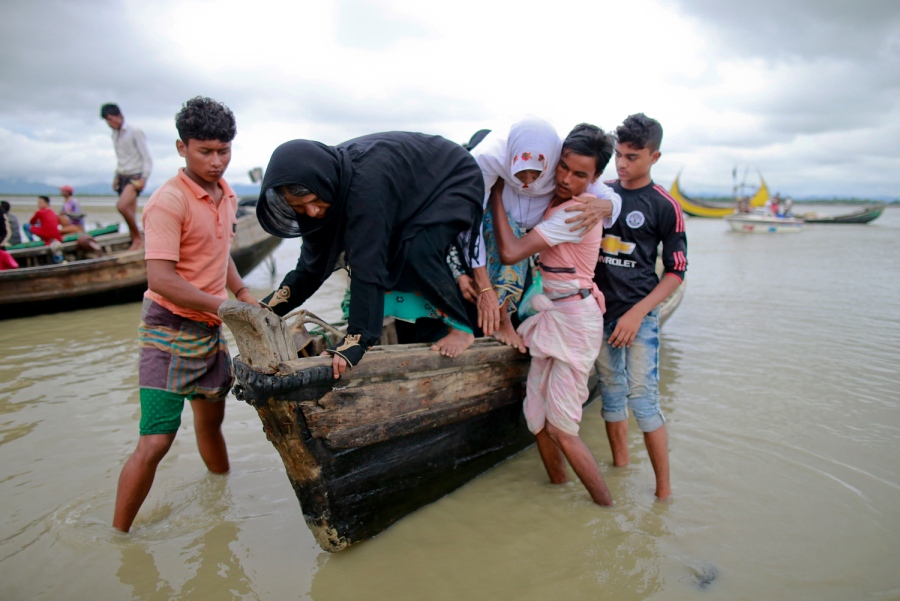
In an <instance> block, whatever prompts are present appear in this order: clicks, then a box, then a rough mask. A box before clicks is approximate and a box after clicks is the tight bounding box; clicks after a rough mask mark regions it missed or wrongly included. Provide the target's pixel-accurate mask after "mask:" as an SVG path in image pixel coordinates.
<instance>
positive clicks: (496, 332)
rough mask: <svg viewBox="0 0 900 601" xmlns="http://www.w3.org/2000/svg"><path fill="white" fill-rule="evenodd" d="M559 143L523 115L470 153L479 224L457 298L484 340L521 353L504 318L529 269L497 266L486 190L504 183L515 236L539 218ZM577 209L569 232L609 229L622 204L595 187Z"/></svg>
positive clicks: (551, 185) (550, 189) (524, 264)
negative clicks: (479, 182) (481, 192)
mask: <svg viewBox="0 0 900 601" xmlns="http://www.w3.org/2000/svg"><path fill="white" fill-rule="evenodd" d="M561 148H562V141H561V140H560V137H559V134H557V133H556V129H555V128H554V127H553V125H551V124H550V123H548V122H547V121H545V120H543V119H541V118H539V117H534V116H531V115H529V116H526V117H524V118H522V119H520V120H519V121H517V122H516V123H514V124H513V125H512V127H510V129H509V130H508V131H505V132H504V131H501V132H491V133H490V134H488V135H487V136H486V137H485V138H484V140H483V141H481V142H480V143H479V144H478V145H477V146H475V148H473V149H472V151H471V152H472V155H473V156H474V157H475V160H476V161H477V162H478V166H479V167H481V172H482V175H483V176H484V188H485V199H484V206H485V211H484V221H483V222H482V231H481V234H480V236H479V239H478V241H477V244H476V250H477V254H476V256H475V258H474V260H473V262H472V265H471V268H472V276H471V277H470V276H469V275H467V274H461V275H459V277H458V282H459V285H460V289H461V290H462V293H463V296H464V297H465V298H466V299H468V300H469V301H471V302H473V303H475V304H476V305H477V307H478V326H479V327H480V328H481V329H482V331H483V332H484V333H485V335H488V336H494V337H495V338H496V339H497V340H499V341H501V342H504V343H506V344H509V345H510V346H514V347H516V348H517V349H519V350H520V351H522V352H523V353H524V352H525V345H524V344H523V342H522V339H521V338H520V337H519V335H518V334H517V333H516V330H515V328H514V327H513V324H512V321H511V320H510V314H511V313H514V312H516V311H517V310H518V305H519V302H520V301H521V299H522V294H523V292H524V284H525V277H526V274H527V271H528V268H529V261H528V260H527V259H526V260H524V261H521V262H520V263H517V264H516V265H503V264H502V263H501V261H500V259H499V256H498V254H497V249H496V243H495V239H494V234H493V221H492V216H491V211H489V210H487V209H486V207H487V203H488V200H489V198H490V193H491V188H492V187H493V186H494V184H495V183H497V181H498V180H502V181H503V182H504V186H503V206H504V208H505V209H506V215H507V217H508V219H509V222H510V225H511V226H512V228H513V231H514V232H515V234H516V236H517V237H521V236H523V235H524V233H525V232H526V231H528V230H530V229H531V228H533V227H534V226H535V225H537V224H538V223H539V222H540V221H541V219H542V218H543V215H544V212H545V211H546V210H547V207H548V206H549V205H550V201H551V200H552V199H553V195H554V193H555V190H556V179H555V170H556V164H557V163H558V162H559V155H560V149H561ZM576 200H580V201H582V202H583V203H584V206H583V208H582V207H578V208H571V209H569V210H570V211H573V216H572V217H571V218H569V219H568V221H569V222H571V223H572V224H573V227H572V230H573V231H574V230H575V229H581V228H584V232H583V233H587V232H588V231H590V230H591V229H592V228H593V227H594V226H595V225H597V224H598V223H600V222H601V220H602V221H603V225H604V226H605V227H609V226H611V225H612V223H613V222H614V221H615V220H616V218H617V217H618V216H619V211H620V210H621V207H622V200H621V198H619V195H618V194H616V193H615V192H614V191H613V190H612V188H610V187H609V186H607V185H606V184H603V183H601V182H597V183H595V184H591V186H590V187H589V188H588V191H587V193H586V194H584V195H582V196H581V197H578V198H577V199H576Z"/></svg>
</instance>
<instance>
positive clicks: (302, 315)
mask: <svg viewBox="0 0 900 601" xmlns="http://www.w3.org/2000/svg"><path fill="white" fill-rule="evenodd" d="M288 317H294V318H295V321H299V322H300V323H314V324H316V325H317V326H319V327H320V328H322V329H324V330H327V331H328V332H330V333H331V334H334V335H335V336H337V340H343V338H344V332H341V331H340V330H339V329H337V328H336V327H334V326H333V325H331V324H330V323H328V322H326V321H325V320H323V319H322V318H320V317H319V316H317V315H315V314H314V313H310V312H309V311H307V310H306V309H295V310H294V311H291V312H290V313H288V314H287V315H285V316H284V318H283V319H284V320H285V321H287V319H288Z"/></svg>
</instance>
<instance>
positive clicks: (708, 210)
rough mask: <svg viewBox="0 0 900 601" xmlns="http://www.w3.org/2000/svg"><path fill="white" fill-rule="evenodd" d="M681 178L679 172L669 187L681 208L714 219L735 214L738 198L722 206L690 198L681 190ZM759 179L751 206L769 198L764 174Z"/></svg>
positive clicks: (698, 215)
mask: <svg viewBox="0 0 900 601" xmlns="http://www.w3.org/2000/svg"><path fill="white" fill-rule="evenodd" d="M680 178H681V174H680V173H679V174H678V175H677V176H676V177H675V181H673V182H672V187H671V188H669V194H671V195H672V198H674V199H675V200H677V201H678V204H680V205H681V209H682V210H683V211H684V212H685V213H687V214H688V215H691V216H693V217H709V218H713V219H721V218H723V217H726V216H728V215H732V214H734V212H735V210H736V209H737V199H735V201H734V202H732V203H730V204H728V205H726V206H722V204H721V203H710V202H706V201H702V200H695V199H692V198H689V197H688V196H687V195H686V194H685V193H684V192H682V191H681V187H680V185H679V179H680ZM759 181H760V184H759V188H758V189H757V190H756V192H755V193H754V194H753V196H751V197H750V201H749V204H750V207H751V208H757V207H762V206H764V205H765V204H766V201H767V200H768V199H769V188H768V186H766V180H764V179H763V178H762V176H760V178H759Z"/></svg>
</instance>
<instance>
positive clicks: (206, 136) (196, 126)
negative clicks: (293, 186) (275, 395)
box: [113, 96, 259, 532]
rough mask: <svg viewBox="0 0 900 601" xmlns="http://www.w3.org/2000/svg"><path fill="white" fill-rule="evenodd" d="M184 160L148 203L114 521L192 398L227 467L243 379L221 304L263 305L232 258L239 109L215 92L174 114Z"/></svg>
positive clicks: (146, 487) (205, 444)
mask: <svg viewBox="0 0 900 601" xmlns="http://www.w3.org/2000/svg"><path fill="white" fill-rule="evenodd" d="M175 125H176V128H177V130H178V136H179V139H178V140H176V141H175V146H176V148H177V149H178V154H179V155H181V156H182V157H184V160H185V167H184V168H183V169H181V170H179V172H178V175H176V176H175V177H173V178H172V179H170V180H169V181H167V182H166V183H165V184H164V185H162V186H161V187H160V188H159V189H157V190H156V191H155V192H154V193H153V195H152V196H151V197H150V200H149V201H148V202H147V205H146V207H145V208H144V214H143V225H144V234H145V236H146V239H145V242H146V244H145V247H144V248H145V257H146V259H147V291H146V292H145V293H144V306H143V309H142V311H141V325H140V327H139V328H138V341H139V343H140V367H139V386H140V403H141V422H140V438H139V439H138V443H137V449H136V450H135V451H134V453H133V454H132V455H131V456H130V457H129V458H128V460H127V461H126V462H125V465H124V466H123V467H122V473H121V475H120V476H119V485H118V491H117V493H116V508H115V515H114V516H113V527H114V528H116V529H118V530H122V531H124V532H128V530H129V529H130V528H131V525H132V523H133V522H134V518H135V516H136V515H137V512H138V510H139V509H140V507H141V504H142V503H143V502H144V499H145V498H146V497H147V494H148V493H149V492H150V487H151V485H152V484H153V478H154V475H155V474H156V468H157V466H158V465H159V462H160V461H162V459H163V457H165V455H166V453H167V452H168V451H169V448H170V447H171V446H172V442H173V441H174V440H175V434H176V433H177V432H178V428H179V426H180V425H181V412H182V410H183V409H184V399H185V398H187V399H188V400H189V401H190V402H191V409H192V410H193V413H194V431H195V433H196V436H197V446H198V447H199V450H200V456H201V457H202V458H203V462H204V463H205V464H206V467H207V468H208V469H209V471H211V472H213V473H217V474H224V473H226V472H228V469H229V462H228V450H227V448H226V446H225V439H224V437H223V436H222V421H223V419H224V418H225V396H226V395H227V394H228V391H229V390H230V389H231V385H232V384H233V382H234V377H233V372H232V366H231V357H230V356H229V354H228V344H227V342H226V341H225V338H224V335H223V333H222V320H221V319H220V318H219V316H218V314H217V311H218V309H219V306H220V305H221V304H222V303H223V302H225V301H226V300H227V299H228V291H229V290H230V291H231V292H232V293H234V295H235V296H236V297H237V299H238V300H241V301H243V302H245V303H250V304H254V305H259V303H258V302H257V301H256V299H255V298H253V295H252V294H250V292H249V290H248V288H247V286H245V285H244V283H243V281H242V280H241V276H240V274H239V273H238V270H237V268H236V267H235V265H234V261H233V260H232V258H231V254H230V250H231V243H232V241H233V240H234V236H235V232H236V229H237V218H236V212H237V196H236V195H235V193H234V191H233V190H232V189H231V187H230V186H229V185H228V184H227V183H226V182H225V180H224V179H223V178H222V176H223V175H224V173H225V170H226V169H227V168H228V163H229V162H230V161H231V141H232V140H233V139H234V136H235V133H236V132H237V127H236V124H235V119H234V114H233V113H232V112H231V111H230V110H229V109H228V107H226V106H225V105H224V104H221V103H219V102H216V101H215V100H212V99H211V98H202V97H199V96H198V97H196V98H192V99H191V100H189V101H187V102H186V103H185V104H184V106H183V107H182V108H181V110H180V111H179V112H178V114H177V115H176V116H175Z"/></svg>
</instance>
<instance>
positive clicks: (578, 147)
mask: <svg viewBox="0 0 900 601" xmlns="http://www.w3.org/2000/svg"><path fill="white" fill-rule="evenodd" d="M613 147H614V141H613V137H612V136H611V135H610V134H608V133H606V132H605V131H603V130H602V129H600V128H599V127H597V126H596V125H591V124H590V123H579V124H578V125H576V126H575V127H574V128H572V131H570V132H569V135H568V136H566V139H565V141H564V142H563V145H562V156H565V154H566V152H568V151H572V152H574V153H575V154H580V155H583V156H587V157H594V162H595V163H596V165H597V169H596V171H594V174H595V175H599V174H600V173H603V170H604V169H606V166H607V165H608V164H609V159H610V157H611V156H612V153H613Z"/></svg>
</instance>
